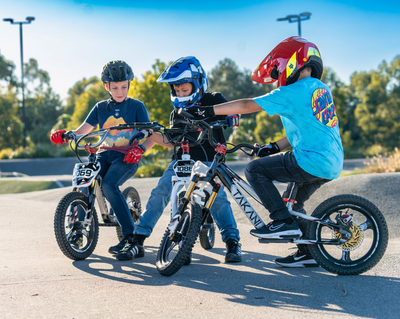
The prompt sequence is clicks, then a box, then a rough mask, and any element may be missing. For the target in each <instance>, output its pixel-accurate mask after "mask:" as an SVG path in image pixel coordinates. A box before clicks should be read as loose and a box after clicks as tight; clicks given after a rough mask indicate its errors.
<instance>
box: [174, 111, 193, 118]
mask: <svg viewBox="0 0 400 319" xmlns="http://www.w3.org/2000/svg"><path fill="white" fill-rule="evenodd" d="M178 114H179V115H182V116H184V117H186V118H188V119H192V118H194V116H193V115H192V114H190V113H188V112H186V111H184V110H183V109H179V111H178Z"/></svg>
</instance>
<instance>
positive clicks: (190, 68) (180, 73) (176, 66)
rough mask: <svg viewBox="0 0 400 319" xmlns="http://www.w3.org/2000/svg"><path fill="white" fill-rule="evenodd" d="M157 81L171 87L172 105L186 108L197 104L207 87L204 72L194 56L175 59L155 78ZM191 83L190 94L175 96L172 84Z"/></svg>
mask: <svg viewBox="0 0 400 319" xmlns="http://www.w3.org/2000/svg"><path fill="white" fill-rule="evenodd" d="M157 82H165V83H168V84H169V85H170V87H171V101H172V104H173V105H174V107H180V108H188V107H190V106H192V105H195V104H197V103H198V102H199V101H200V99H201V98H202V97H203V95H204V93H205V92H206V91H207V89H208V80H207V75H206V72H205V71H204V70H203V68H202V66H201V64H200V62H199V60H197V59H196V58H195V57H194V56H186V57H183V58H180V59H178V60H176V61H175V62H174V63H172V64H171V65H170V66H169V67H168V69H166V70H165V71H164V72H163V74H161V75H160V77H159V78H158V79H157ZM181 83H192V85H193V90H192V94H190V95H189V96H185V97H178V96H176V92H175V89H174V86H173V84H181Z"/></svg>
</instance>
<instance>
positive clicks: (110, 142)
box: [85, 97, 150, 154]
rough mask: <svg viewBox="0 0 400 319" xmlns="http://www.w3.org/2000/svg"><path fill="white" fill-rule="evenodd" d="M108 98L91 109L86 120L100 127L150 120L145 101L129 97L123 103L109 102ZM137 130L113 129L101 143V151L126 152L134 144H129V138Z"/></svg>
mask: <svg viewBox="0 0 400 319" xmlns="http://www.w3.org/2000/svg"><path fill="white" fill-rule="evenodd" d="M107 104H108V100H105V101H101V102H98V103H97V104H96V105H95V106H94V107H93V109H92V110H91V111H90V113H89V115H88V116H87V118H86V120H85V122H86V123H88V124H90V125H92V126H96V125H97V124H98V125H99V127H100V129H102V128H107V127H110V126H114V125H118V124H127V123H134V122H150V119H149V114H148V113H147V110H146V107H145V106H144V104H143V102H141V101H138V100H135V99H132V98H130V97H128V98H127V99H126V101H125V102H123V103H121V104H113V103H111V102H110V103H109V105H108V106H107ZM136 132H137V130H136V129H134V130H133V129H131V130H123V131H118V130H113V131H110V133H108V136H107V137H106V139H105V140H104V142H103V144H101V146H100V148H99V152H104V151H108V150H113V151H118V152H121V153H124V154H126V153H127V152H128V150H129V149H131V148H132V145H128V143H129V138H130V137H131V136H132V135H134V134H135V133H136Z"/></svg>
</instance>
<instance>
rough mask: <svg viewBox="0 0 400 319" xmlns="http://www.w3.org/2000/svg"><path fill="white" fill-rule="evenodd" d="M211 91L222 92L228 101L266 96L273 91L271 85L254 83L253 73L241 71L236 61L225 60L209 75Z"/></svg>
mask: <svg viewBox="0 0 400 319" xmlns="http://www.w3.org/2000/svg"><path fill="white" fill-rule="evenodd" d="M208 80H209V84H210V89H209V90H210V91H216V92H221V93H222V94H223V95H224V96H225V98H226V99H227V100H228V101H233V100H238V99H243V98H252V97H256V96H260V95H264V94H266V93H268V92H269V91H271V90H272V88H273V86H272V85H270V84H259V83H255V82H253V80H252V78H251V71H250V70H247V69H245V70H244V71H240V70H239V68H238V66H237V65H236V63H235V62H234V61H232V60H231V59H229V58H225V59H224V60H222V61H220V62H219V63H218V65H217V66H216V67H215V68H213V69H212V70H211V72H210V73H209V75H208Z"/></svg>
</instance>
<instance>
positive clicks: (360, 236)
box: [332, 220, 364, 251]
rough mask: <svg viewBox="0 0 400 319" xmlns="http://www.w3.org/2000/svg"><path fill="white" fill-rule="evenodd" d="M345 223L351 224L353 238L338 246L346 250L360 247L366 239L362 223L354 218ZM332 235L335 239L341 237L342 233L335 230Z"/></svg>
mask: <svg viewBox="0 0 400 319" xmlns="http://www.w3.org/2000/svg"><path fill="white" fill-rule="evenodd" d="M344 225H346V226H350V227H349V230H350V232H351V238H350V239H349V240H348V241H346V242H345V243H343V244H342V245H340V246H338V247H339V248H340V249H342V250H345V251H350V250H354V249H356V248H357V247H359V246H360V245H361V243H362V241H363V240H364V232H363V231H362V229H361V227H360V225H358V224H357V223H356V222H355V221H354V220H352V221H351V222H350V223H348V224H344ZM332 237H333V238H335V239H340V238H342V234H341V233H340V232H338V231H337V230H335V231H333V234H332Z"/></svg>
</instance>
